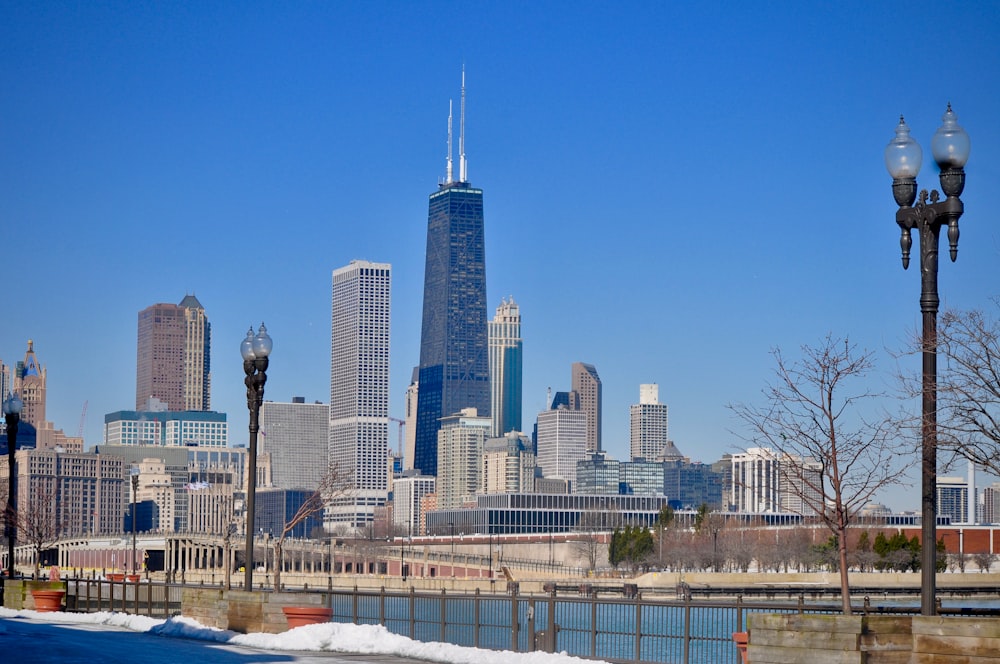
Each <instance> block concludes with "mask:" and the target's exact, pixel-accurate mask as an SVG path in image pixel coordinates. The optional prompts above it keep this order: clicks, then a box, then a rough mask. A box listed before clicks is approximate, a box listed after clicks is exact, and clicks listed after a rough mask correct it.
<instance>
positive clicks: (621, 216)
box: [0, 3, 1000, 509]
mask: <svg viewBox="0 0 1000 664" xmlns="http://www.w3.org/2000/svg"><path fill="white" fill-rule="evenodd" d="M387 7H389V5H379V4H375V5H373V6H364V7H336V6H331V7H286V8H282V9H280V10H278V9H275V8H268V7H263V6H254V7H251V8H247V9H246V11H239V12H237V11H236V10H234V9H231V8H230V9H227V8H225V7H204V8H198V7H188V8H183V9H180V8H171V7H136V6H132V5H128V4H120V5H109V6H106V7H81V8H77V9H76V10H73V11H70V10H68V9H66V8H63V7H61V6H59V5H52V4H45V3H38V4H31V5H5V6H4V7H3V8H2V9H0V36H2V37H3V41H2V43H3V44H4V46H3V47H2V48H3V49H4V50H3V52H4V58H5V61H6V62H7V63H8V67H6V68H4V70H3V72H0V82H2V83H3V84H4V89H5V90H6V91H7V94H6V95H5V97H4V99H3V100H2V101H0V114H2V117H3V121H2V122H0V181H2V182H4V183H5V184H4V185H3V187H4V189H3V191H2V192H0V193H2V195H0V218H2V219H3V220H4V222H5V223H4V229H5V234H4V235H3V236H0V242H3V246H5V247H6V248H8V249H9V251H8V252H5V255H6V256H7V258H8V269H18V270H23V266H22V265H21V264H19V261H17V260H16V258H15V257H16V256H18V254H16V253H15V252H14V251H13V250H11V249H12V248H14V247H19V248H25V249H26V250H29V252H30V255H31V258H32V261H33V264H34V265H35V267H36V268H37V269H36V271H35V272H34V273H33V274H32V279H31V281H30V284H27V285H26V287H28V288H30V290H29V291H28V293H27V296H26V297H23V298H21V299H20V300H19V301H18V305H17V306H16V307H15V306H12V307H11V308H10V311H9V312H8V314H7V316H5V324H4V326H3V329H2V330H0V359H2V360H3V362H4V363H5V364H8V365H13V364H14V363H15V362H16V361H17V360H18V359H20V357H21V355H22V354H23V352H24V348H25V347H26V343H27V341H28V340H29V339H32V340H34V343H35V349H36V351H37V353H38V356H39V358H40V361H41V363H42V364H43V365H44V366H45V367H46V370H47V372H48V377H47V400H48V409H47V415H46V417H47V419H48V420H51V421H52V422H54V423H55V426H56V427H57V428H62V429H64V430H65V431H67V432H70V433H73V432H75V431H76V429H77V425H78V422H79V420H80V416H81V412H82V411H83V408H84V404H89V412H88V416H87V419H86V426H85V431H84V433H85V440H86V445H87V447H91V446H93V445H95V444H97V443H99V442H100V432H101V428H102V424H103V415H104V414H105V413H109V412H114V411H118V410H122V409H127V408H129V406H130V405H131V404H132V403H133V402H134V390H135V385H134V377H135V374H136V367H135V364H134V363H135V357H136V347H135V345H134V344H135V315H136V312H137V311H140V310H142V309H143V308H144V307H145V306H147V305H148V304H149V303H150V302H158V301H168V302H169V301H176V297H177V294H178V293H181V292H184V293H191V294H194V295H196V296H197V297H198V299H199V300H200V301H201V302H202V303H204V305H205V306H206V308H207V310H208V311H209V312H210V313H211V318H212V327H213V339H212V354H213V355H214V357H213V361H212V374H213V375H212V406H213V408H214V409H215V410H218V411H220V412H225V413H227V414H228V416H229V423H230V428H231V436H230V438H231V442H232V443H233V444H239V443H241V442H245V440H246V417H247V415H246V406H245V388H244V385H243V376H242V372H241V361H240V359H239V355H238V346H239V343H240V341H241V340H242V338H243V336H244V332H245V330H246V327H247V325H248V324H250V323H253V324H254V325H255V326H256V325H258V324H259V323H260V322H261V320H263V321H265V322H266V323H267V325H268V328H269V330H271V334H272V336H273V338H274V343H275V345H274V352H273V355H272V358H271V367H270V369H269V372H268V385H267V390H266V393H265V398H266V399H269V400H274V401H289V400H290V399H291V397H292V396H304V397H305V398H306V400H307V401H313V400H316V399H322V400H325V399H326V396H327V394H328V381H329V371H328V361H327V359H328V352H329V333H330V331H329V313H330V311H329V290H328V288H329V274H330V270H332V269H334V268H335V267H336V266H337V265H343V264H346V263H347V262H348V261H350V260H352V259H355V258H365V257H367V258H370V259H372V260H379V261H385V262H387V263H391V264H392V265H393V272H394V277H395V278H394V282H395V284H394V290H395V292H394V298H393V299H394V311H393V321H392V327H393V329H392V338H393V348H392V351H391V355H392V360H391V369H390V372H391V376H390V385H389V389H390V393H389V399H390V413H391V414H392V415H394V416H395V417H400V418H401V417H402V413H403V407H404V401H403V395H404V394H405V390H406V387H407V385H408V383H409V377H410V375H411V372H412V368H413V366H415V365H416V364H417V363H418V356H419V336H420V334H419V329H420V315H421V312H420V301H421V283H422V271H423V262H424V255H423V250H422V248H423V246H424V233H425V231H426V213H427V210H426V207H425V204H424V201H425V200H426V199H425V196H426V195H427V191H429V190H431V189H432V188H433V186H434V185H435V183H436V182H437V181H438V180H440V178H441V176H442V164H441V162H442V161H443V160H442V157H443V156H444V153H445V144H444V141H445V138H444V137H445V125H444V120H445V118H446V117H447V111H448V109H447V108H446V106H447V102H448V100H449V99H451V98H453V97H454V96H455V94H454V89H455V87H456V86H455V83H456V80H457V76H458V75H459V71H460V68H461V66H462V63H463V62H464V63H465V66H466V71H467V80H468V85H469V89H470V95H469V105H470V108H469V113H468V121H469V123H470V127H469V131H468V136H469V146H468V152H469V153H470V154H472V155H474V160H473V161H472V163H471V167H470V172H469V173H468V178H469V179H470V180H471V181H473V182H476V183H477V184H481V185H482V186H483V187H484V189H486V190H487V191H488V194H489V203H488V207H489V209H488V214H487V216H486V247H487V251H488V253H489V256H490V270H489V273H488V283H487V302H486V306H487V307H495V306H497V304H499V302H500V301H501V297H503V296H508V295H513V296H514V297H515V298H516V300H517V302H518V304H519V306H520V307H521V308H522V311H523V312H524V315H525V324H524V328H523V330H522V336H523V339H524V341H525V343H524V365H523V366H524V376H523V379H524V382H523V385H524V388H523V394H524V401H523V409H524V414H525V418H524V419H525V428H529V423H530V422H532V421H533V420H534V417H535V415H536V414H537V413H538V412H540V411H541V410H543V408H544V400H545V393H546V388H548V387H552V388H553V389H556V390H559V389H567V388H568V387H569V386H567V385H566V384H565V383H564V382H563V381H564V380H565V372H566V367H567V366H568V365H571V364H572V363H573V362H578V361H586V362H589V363H592V364H593V365H594V366H595V367H597V368H598V370H599V371H600V376H601V380H602V383H603V388H604V395H603V398H604V404H603V418H604V426H603V443H602V447H603V448H604V449H606V450H607V451H608V452H609V454H611V455H613V456H614V457H615V458H618V459H625V458H627V457H628V435H629V434H628V430H629V429H628V413H629V405H630V404H632V403H634V400H635V397H634V395H635V390H636V388H637V386H638V385H640V384H643V383H652V382H655V383H658V384H659V386H660V398H661V401H662V402H663V403H665V404H668V405H669V407H670V413H671V417H670V431H671V435H672V438H673V439H674V440H675V442H676V444H677V446H678V447H679V448H680V449H682V450H684V451H685V452H686V453H687V454H689V455H690V456H691V457H692V458H693V459H697V460H702V461H705V462H711V461H713V460H714V459H716V458H718V457H719V456H721V455H722V454H725V453H732V452H734V451H736V449H737V447H738V446H740V445H741V443H740V441H739V439H738V437H737V436H735V435H734V434H732V433H731V431H730V430H731V429H734V428H737V427H738V423H736V422H735V421H733V419H732V418H731V417H730V415H729V413H728V411H726V408H725V406H726V404H727V403H731V402H746V401H752V400H754V399H756V398H757V397H758V395H759V391H760V389H761V388H762V387H763V386H764V385H765V383H766V382H767V381H768V380H769V379H770V372H771V369H772V359H771V357H770V356H769V354H768V352H769V350H770V349H771V348H772V347H781V348H782V349H783V351H784V352H786V353H789V354H792V353H794V352H795V351H796V350H797V349H798V348H799V347H800V346H801V345H802V344H811V343H814V342H815V341H816V340H817V339H819V338H821V337H823V336H824V335H825V334H827V333H828V332H833V333H836V334H841V335H849V336H850V337H851V339H852V341H855V342H857V343H858V344H859V345H861V346H863V347H867V348H871V349H873V350H877V351H878V352H879V358H878V360H879V369H880V371H881V374H880V375H879V377H877V378H876V379H875V381H876V382H875V387H876V388H879V389H883V388H885V387H886V384H887V383H888V382H889V381H890V378H889V376H890V375H891V373H892V371H893V369H894V368H895V363H894V360H893V359H892V358H891V357H890V355H889V353H888V352H887V351H888V350H889V349H896V348H899V347H900V346H902V345H903V344H904V343H905V342H906V341H907V340H908V339H909V338H910V337H911V336H912V335H913V333H914V330H915V329H916V328H917V327H918V325H919V307H918V298H919V276H918V274H917V270H915V269H914V267H913V266H911V268H910V269H909V270H908V271H905V272H904V271H903V270H902V268H901V266H900V262H899V245H898V235H899V231H898V227H897V226H896V225H895V222H894V214H895V210H896V205H895V203H894V202H893V200H892V194H891V191H890V182H891V180H890V178H889V176H888V174H887V173H886V172H885V169H884V166H883V164H882V150H883V148H884V147H885V145H886V143H888V141H889V139H890V138H891V137H892V131H893V129H894V127H895V125H896V123H897V122H898V118H899V114H900V113H903V114H904V115H905V116H906V120H907V123H908V124H909V125H910V126H911V127H912V128H913V135H914V137H915V138H916V139H917V140H918V141H920V143H921V144H922V145H923V146H924V149H925V152H926V151H927V150H928V148H929V145H930V137H931V135H932V134H933V132H934V130H935V129H936V128H937V126H938V125H939V124H940V118H941V114H942V113H943V112H944V108H945V105H946V104H947V103H948V102H949V101H950V102H952V104H953V108H954V109H955V112H956V113H957V115H958V120H959V123H960V124H961V125H962V126H963V127H965V128H966V130H967V131H968V132H969V134H970V137H971V141H972V150H971V159H970V161H969V164H968V166H967V169H966V170H967V173H968V181H967V186H966V191H965V193H964V195H963V201H964V202H965V210H966V211H965V214H964V215H963V217H962V221H961V226H962V241H961V244H960V247H959V260H958V261H957V262H956V263H954V264H952V263H950V262H947V261H942V264H941V294H942V298H943V303H942V304H943V306H944V307H949V306H951V307H960V308H972V307H976V308H981V307H986V306H988V304H989V298H990V297H991V296H995V295H997V294H998V293H997V290H998V289H997V284H998V283H1000V267H998V266H1000V227H998V226H997V224H995V222H993V221H992V215H991V209H990V208H989V206H988V204H987V202H986V200H987V199H986V197H987V195H988V194H989V193H990V187H989V183H990V182H992V181H994V180H995V178H996V170H997V167H996V165H995V161H996V159H995V155H997V154H998V153H1000V136H998V133H997V132H993V131H990V128H991V127H992V122H993V118H995V117H996V116H997V114H998V112H1000V85H997V83H998V82H1000V81H998V78H1000V53H998V52H997V50H996V48H995V43H996V40H997V38H998V36H1000V11H998V9H997V8H996V7H994V6H990V5H982V6H980V5H962V6H957V7H955V8H951V9H950V10H949V12H948V14H947V15H940V14H941V12H940V8H939V6H938V5H935V4H933V3H905V4H904V3H885V4H880V5H877V6H870V5H863V4H860V3H857V4H851V3H846V4H841V5H837V6H836V7H830V6H823V7H812V6H788V7H780V6H777V7H776V6H769V7H766V8H758V7H721V6H720V7H715V6H699V7H679V6H676V7H675V6H659V5H655V4H643V5H639V7H641V11H633V10H634V8H633V9H628V8H621V9H618V8H609V7H605V6H602V5H598V4H590V3H583V4H581V5H579V6H577V7H575V11H573V12H569V13H566V12H557V11H556V10H554V9H552V8H548V9H547V8H545V7H544V6H540V7H520V8H516V9H515V8H503V7H500V6H497V7H479V8H471V9H470V11H469V12H463V13H462V15H461V16H459V15H458V13H456V12H437V11H433V12H428V11H426V7H396V6H392V8H391V11H387V10H386V8H387ZM862 9H863V11H862ZM918 15H925V16H928V17H932V26H933V27H932V29H933V30H934V31H936V32H937V33H939V35H940V38H941V39H947V40H949V45H950V48H949V51H948V54H947V57H942V56H941V52H940V50H937V49H931V48H913V47H912V46H910V45H904V44H903V36H902V30H903V28H902V27H900V26H901V24H903V23H904V21H905V19H907V18H909V17H912V16H918ZM347 26H350V28H348V27H347ZM428 34H435V35H438V36H439V37H438V38H436V39H432V40H428V39H427V38H426V37H427V35H428ZM912 39H913V38H912V37H911V36H909V35H907V40H908V41H912ZM904 53H905V57H903V55H902V54H904ZM918 183H919V185H920V187H922V188H928V189H930V188H932V187H937V183H936V178H935V174H934V169H933V166H931V165H928V166H925V169H924V171H923V172H922V173H921V174H920V176H919V178H918ZM95 300H99V302H100V306H95V304H94V302H95ZM83 335H88V336H86V337H84V336H83ZM83 339H86V340H87V342H86V343H81V341H82V340H83ZM917 363H918V360H917V361H910V360H908V359H907V360H904V361H903V365H904V366H905V367H915V366H918V365H917ZM95 367H98V368H99V370H95ZM911 406H912V407H913V408H914V409H915V408H917V407H918V404H911ZM241 434H242V435H241ZM390 440H391V441H393V442H392V443H391V444H392V445H395V442H394V441H395V430H394V428H393V430H392V431H391V434H390ZM886 502H888V503H889V504H890V505H891V506H893V507H894V508H897V509H905V508H912V507H913V506H914V505H916V504H917V499H916V490H915V489H913V488H912V487H911V488H910V489H908V490H905V491H903V492H901V493H899V494H897V495H896V496H894V497H892V498H890V499H887V501H886Z"/></svg>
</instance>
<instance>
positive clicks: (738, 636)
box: [733, 632, 750, 664]
mask: <svg viewBox="0 0 1000 664" xmlns="http://www.w3.org/2000/svg"><path fill="white" fill-rule="evenodd" d="M733 642H734V643H736V649H737V650H738V651H739V653H740V657H741V658H742V660H743V664H747V661H748V660H747V645H749V643H750V635H749V634H747V633H746V632H733Z"/></svg>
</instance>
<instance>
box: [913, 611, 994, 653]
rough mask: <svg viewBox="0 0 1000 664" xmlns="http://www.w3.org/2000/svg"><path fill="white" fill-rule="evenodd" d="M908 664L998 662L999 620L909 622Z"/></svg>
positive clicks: (937, 618) (921, 619)
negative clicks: (909, 650)
mask: <svg viewBox="0 0 1000 664" xmlns="http://www.w3.org/2000/svg"><path fill="white" fill-rule="evenodd" d="M910 661H911V662H912V664H995V663H996V662H998V661H1000V620H998V619H996V618H980V617H972V616H969V617H954V618H944V617H941V616H917V617H914V618H913V659H912V660H910Z"/></svg>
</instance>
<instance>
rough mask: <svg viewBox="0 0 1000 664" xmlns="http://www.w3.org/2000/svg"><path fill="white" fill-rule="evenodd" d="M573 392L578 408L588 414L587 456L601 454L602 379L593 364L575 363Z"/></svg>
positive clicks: (573, 368) (572, 370)
mask: <svg viewBox="0 0 1000 664" xmlns="http://www.w3.org/2000/svg"><path fill="white" fill-rule="evenodd" d="M571 372H572V390H573V392H575V393H576V399H577V403H576V404H575V406H576V408H577V409H579V410H582V411H583V412H585V413H586V414H587V454H594V453H595V452H600V451H601V450H602V449H603V448H602V447H601V401H602V396H601V377H600V376H598V375H597V369H596V368H595V367H594V365H593V364H585V363H584V362H574V363H573V367H572V369H571Z"/></svg>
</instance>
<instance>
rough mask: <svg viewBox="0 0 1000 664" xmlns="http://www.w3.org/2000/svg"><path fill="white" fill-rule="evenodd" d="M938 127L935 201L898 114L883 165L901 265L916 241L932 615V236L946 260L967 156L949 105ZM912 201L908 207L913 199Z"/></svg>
mask: <svg viewBox="0 0 1000 664" xmlns="http://www.w3.org/2000/svg"><path fill="white" fill-rule="evenodd" d="M942 120H943V122H942V124H941V127H940V128H939V129H938V130H937V132H936V133H935V134H934V138H933V139H932V140H931V152H932V153H933V155H934V161H935V162H937V165H938V167H939V168H940V169H941V174H940V177H939V179H940V182H941V190H942V191H943V192H944V194H945V196H946V198H945V199H944V200H943V201H942V200H940V194H938V192H937V191H936V190H934V191H931V193H930V203H928V202H927V199H928V194H927V190H926V189H925V190H922V191H921V192H920V198H919V200H917V173H919V172H920V162H921V160H922V158H923V152H922V150H921V149H920V145H919V144H918V143H917V142H916V141H915V140H914V139H913V138H911V137H910V128H909V127H908V126H907V125H906V122H905V121H904V120H903V118H902V116H900V118H899V125H898V126H897V127H896V136H895V138H893V139H892V141H890V142H889V145H888V146H887V147H886V149H885V165H886V168H887V169H888V170H889V174H890V175H891V176H892V194H893V197H894V198H895V199H896V204H897V205H899V210H897V211H896V223H897V224H898V225H899V228H900V230H901V232H902V234H901V236H900V240H899V244H900V247H901V248H902V250H903V269H904V270H905V269H907V268H908V267H909V265H910V247H911V246H912V244H913V239H912V237H911V231H913V229H916V230H917V231H918V233H919V236H918V237H919V241H920V312H921V315H922V318H923V321H922V324H923V330H922V334H921V341H920V350H921V356H922V360H923V362H922V365H923V366H922V374H923V376H922V380H921V394H922V398H921V424H920V440H921V445H920V447H921V482H920V489H921V512H920V513H921V549H920V574H921V583H920V613H921V615H925V616H933V615H935V614H936V613H937V607H936V594H937V590H936V583H937V578H936V576H935V575H936V573H937V505H936V498H937V313H938V306H939V304H940V300H939V298H938V238H939V237H940V234H941V228H942V227H945V226H947V228H948V245H949V254H950V256H951V260H952V261H954V260H955V259H956V258H957V257H958V218H959V217H961V216H962V212H963V211H964V207H963V205H962V201H961V199H960V198H959V197H960V196H961V195H962V190H963V189H964V188H965V163H966V162H967V161H968V159H969V135H968V134H966V133H965V130H964V129H962V128H961V127H959V126H958V122H957V118H956V116H955V113H954V111H952V110H951V104H948V110H947V111H945V114H944V117H943V118H942ZM915 200H917V204H916V205H914V204H913V203H914V201H915Z"/></svg>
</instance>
